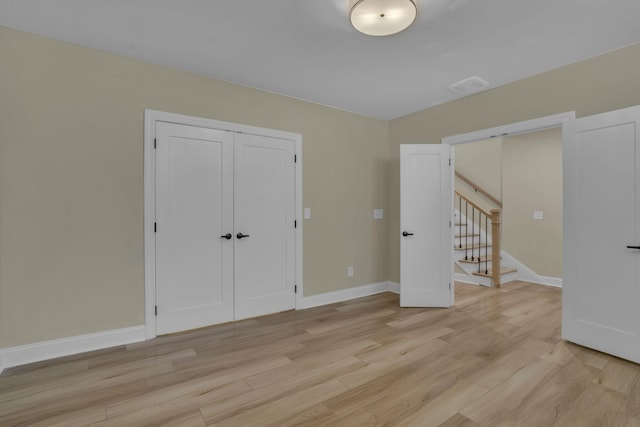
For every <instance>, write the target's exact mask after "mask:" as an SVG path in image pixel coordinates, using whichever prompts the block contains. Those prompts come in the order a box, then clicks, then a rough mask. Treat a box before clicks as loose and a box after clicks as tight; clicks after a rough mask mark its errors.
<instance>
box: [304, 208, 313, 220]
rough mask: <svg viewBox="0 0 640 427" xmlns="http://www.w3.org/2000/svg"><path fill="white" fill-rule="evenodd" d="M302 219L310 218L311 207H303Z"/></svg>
mask: <svg viewBox="0 0 640 427" xmlns="http://www.w3.org/2000/svg"><path fill="white" fill-rule="evenodd" d="M304 219H311V208H304Z"/></svg>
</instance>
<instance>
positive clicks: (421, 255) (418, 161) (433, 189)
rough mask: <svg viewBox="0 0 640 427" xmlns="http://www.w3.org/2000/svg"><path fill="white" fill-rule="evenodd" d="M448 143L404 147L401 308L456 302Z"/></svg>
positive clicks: (451, 169)
mask: <svg viewBox="0 0 640 427" xmlns="http://www.w3.org/2000/svg"><path fill="white" fill-rule="evenodd" d="M453 170H454V166H453V155H452V150H451V146H450V145H442V144H426V145H415V144H411V145H401V146H400V232H401V234H402V235H401V237H400V305H401V306H402V307H449V306H451V305H452V304H453V262H452V251H453V234H452V228H451V221H452V218H453Z"/></svg>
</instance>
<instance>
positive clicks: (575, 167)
mask: <svg viewBox="0 0 640 427" xmlns="http://www.w3.org/2000/svg"><path fill="white" fill-rule="evenodd" d="M639 125H640V108H638V107H634V108H629V109H625V110H619V111H613V112H609V113H604V114H598V115H595V116H590V117H585V118H582V119H578V120H576V131H575V138H572V139H570V143H569V145H568V147H567V152H566V153H565V189H564V194H565V207H566V208H565V210H566V212H567V215H566V218H565V224H566V235H565V239H564V240H565V260H566V261H565V263H566V264H565V266H566V268H565V277H564V282H563V321H562V334H563V336H564V338H566V339H567V340H569V341H573V342H576V343H578V344H582V345H585V346H587V347H591V348H594V349H597V350H600V351H604V352H607V353H610V354H613V355H616V356H620V357H623V358H626V359H630V360H633V361H635V362H640V316H639V311H640V298H639V291H640V283H639V280H640V276H639V275H638V273H639V272H640V271H639V268H640V250H639V249H637V248H628V247H627V246H637V247H640V229H639V228H638V225H639V224H638V215H640V205H639V203H640V197H639V194H638V191H639V190H640V185H639V184H640V177H639V176H638V173H639V172H640V163H639V161H640V153H639V149H640V145H639V143H640V136H639V132H638V131H639Z"/></svg>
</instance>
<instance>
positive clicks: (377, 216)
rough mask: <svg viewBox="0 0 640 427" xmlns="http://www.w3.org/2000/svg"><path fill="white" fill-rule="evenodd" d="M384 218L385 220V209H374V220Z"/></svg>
mask: <svg viewBox="0 0 640 427" xmlns="http://www.w3.org/2000/svg"><path fill="white" fill-rule="evenodd" d="M382 218H384V209H374V210H373V219H382Z"/></svg>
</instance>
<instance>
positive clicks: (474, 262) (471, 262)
mask: <svg viewBox="0 0 640 427" xmlns="http://www.w3.org/2000/svg"><path fill="white" fill-rule="evenodd" d="M491 258H492V257H491V255H487V256H486V257H484V256H483V257H480V259H481V261H480V262H486V261H491ZM458 262H464V263H465V264H477V263H478V258H476V259H474V260H470V259H459V260H458Z"/></svg>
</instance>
